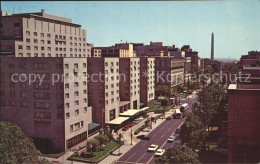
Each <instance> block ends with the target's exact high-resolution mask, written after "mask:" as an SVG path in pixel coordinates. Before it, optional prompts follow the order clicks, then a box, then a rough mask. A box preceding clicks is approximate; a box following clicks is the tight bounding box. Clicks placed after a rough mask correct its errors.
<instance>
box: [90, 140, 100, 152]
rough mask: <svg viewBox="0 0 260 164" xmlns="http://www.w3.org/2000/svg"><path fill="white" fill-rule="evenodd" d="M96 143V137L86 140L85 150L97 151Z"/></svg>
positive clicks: (97, 142)
mask: <svg viewBox="0 0 260 164" xmlns="http://www.w3.org/2000/svg"><path fill="white" fill-rule="evenodd" d="M98 144H99V141H98V140H96V139H92V140H89V141H87V151H88V152H95V151H98V150H97V149H98Z"/></svg>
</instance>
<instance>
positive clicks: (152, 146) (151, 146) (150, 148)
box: [148, 144, 158, 151]
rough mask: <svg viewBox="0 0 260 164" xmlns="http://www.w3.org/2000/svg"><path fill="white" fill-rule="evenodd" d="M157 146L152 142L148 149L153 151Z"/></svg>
mask: <svg viewBox="0 0 260 164" xmlns="http://www.w3.org/2000/svg"><path fill="white" fill-rule="evenodd" d="M157 148H158V145H155V144H152V145H150V146H149V148H148V151H155V150H157Z"/></svg>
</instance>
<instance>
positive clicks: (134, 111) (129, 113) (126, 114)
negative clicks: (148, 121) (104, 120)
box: [119, 109, 140, 117]
mask: <svg viewBox="0 0 260 164" xmlns="http://www.w3.org/2000/svg"><path fill="white" fill-rule="evenodd" d="M139 112H140V110H138V109H128V110H127V111H125V112H124V113H120V114H119V115H120V116H123V117H132V116H134V115H136V114H137V113H139Z"/></svg>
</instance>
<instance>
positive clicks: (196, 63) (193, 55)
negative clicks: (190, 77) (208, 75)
mask: <svg viewBox="0 0 260 164" xmlns="http://www.w3.org/2000/svg"><path fill="white" fill-rule="evenodd" d="M181 51H184V52H185V57H191V65H194V66H197V67H199V55H198V52H196V51H192V49H191V48H190V46H189V45H184V46H183V47H182V48H181Z"/></svg>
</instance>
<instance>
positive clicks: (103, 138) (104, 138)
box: [95, 134, 109, 150]
mask: <svg viewBox="0 0 260 164" xmlns="http://www.w3.org/2000/svg"><path fill="white" fill-rule="evenodd" d="M95 139H96V140H97V141H98V142H99V150H101V147H102V145H103V144H106V143H107V142H108V141H109V138H108V137H107V136H106V135H102V134H99V135H97V136H95Z"/></svg>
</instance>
